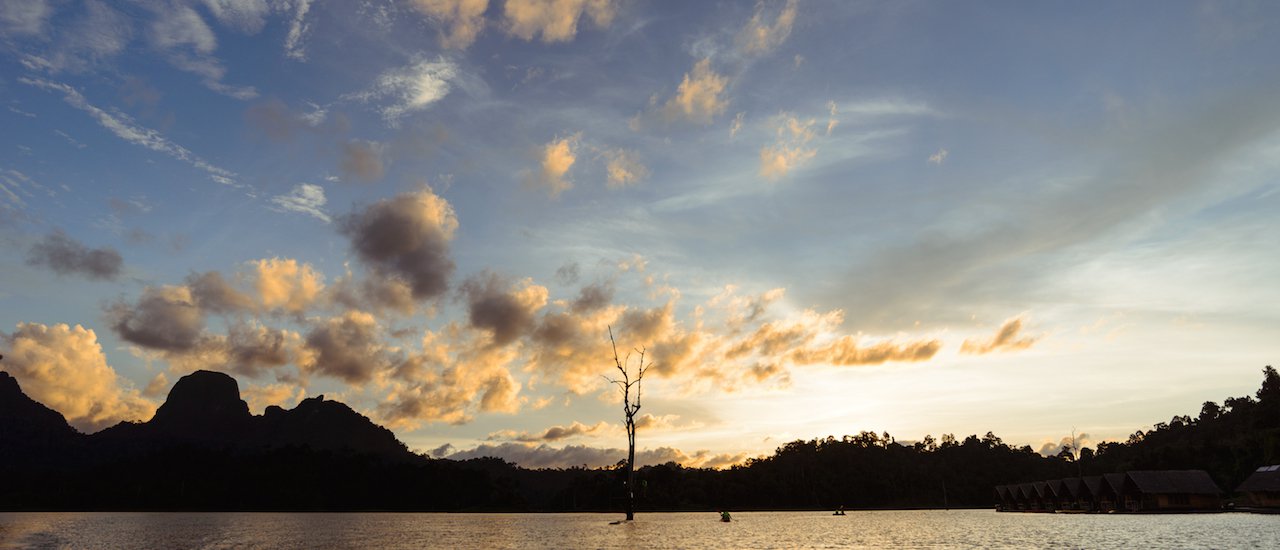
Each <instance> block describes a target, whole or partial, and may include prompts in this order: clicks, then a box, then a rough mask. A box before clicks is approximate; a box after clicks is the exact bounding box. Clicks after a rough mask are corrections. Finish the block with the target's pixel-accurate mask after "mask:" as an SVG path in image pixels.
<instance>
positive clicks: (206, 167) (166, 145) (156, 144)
mask: <svg viewBox="0 0 1280 550" xmlns="http://www.w3.org/2000/svg"><path fill="white" fill-rule="evenodd" d="M18 82H21V83H23V84H26V85H28V86H34V87H36V88H40V89H42V90H47V91H50V92H58V93H61V94H62V99H63V101H65V102H66V103H67V104H68V105H70V106H72V107H75V108H76V109H79V110H81V111H84V112H86V113H89V116H90V117H93V119H94V120H95V121H97V123H98V124H99V125H101V126H102V127H103V128H106V129H107V131H109V132H111V133H112V134H115V136H116V137H118V138H120V139H123V140H125V141H127V142H129V143H132V144H134V145H140V146H142V147H146V148H147V149H150V150H152V151H156V152H159V153H164V154H165V155H168V156H170V157H173V158H175V159H177V160H180V161H183V162H185V163H187V164H190V165H191V166H193V167H195V168H197V169H199V170H202V171H204V172H205V173H206V174H208V175H209V179H212V180H213V181H215V182H218V183H221V184H223V185H230V186H233V187H238V186H239V184H238V183H237V182H236V178H237V177H238V176H237V175H236V173H235V172H232V171H230V170H227V169H225V168H220V167H218V166H214V165H213V164H210V163H209V162H208V161H206V160H204V159H202V158H200V157H199V156H197V155H196V154H195V153H192V152H191V151H190V150H189V149H187V148H186V147H183V146H181V145H178V144H177V143H174V142H172V141H170V140H169V138H166V137H165V136H164V134H161V133H160V132H159V131H158V130H153V129H151V128H147V127H144V126H142V125H140V124H138V123H137V122H134V120H133V118H132V117H130V116H129V115H126V114H124V113H122V112H119V111H115V110H112V111H110V112H108V111H106V110H104V109H102V108H99V107H97V106H95V105H93V104H92V103H89V101H88V100H87V99H85V97H84V95H83V94H81V93H80V92H79V91H78V90H76V89H75V88H72V87H71V86H68V85H66V84H63V83H61V82H53V81H50V80H45V79H42V78H30V77H25V76H24V77H19V78H18Z"/></svg>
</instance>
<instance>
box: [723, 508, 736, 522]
mask: <svg viewBox="0 0 1280 550" xmlns="http://www.w3.org/2000/svg"><path fill="white" fill-rule="evenodd" d="M720 521H723V522H725V523H728V522H730V521H733V518H731V517H729V511H728V510H721V511H720Z"/></svg>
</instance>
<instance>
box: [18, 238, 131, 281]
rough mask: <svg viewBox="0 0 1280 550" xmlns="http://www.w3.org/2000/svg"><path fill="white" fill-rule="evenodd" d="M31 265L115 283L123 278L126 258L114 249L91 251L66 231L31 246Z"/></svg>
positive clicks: (91, 249) (58, 272)
mask: <svg viewBox="0 0 1280 550" xmlns="http://www.w3.org/2000/svg"><path fill="white" fill-rule="evenodd" d="M27 265H31V266H41V267H47V268H49V269H52V270H53V271H54V272H55V273H57V274H59V275H83V276H85V277H88V278H90V279H98V280H112V279H115V278H116V277H117V276H119V275H120V271H121V270H122V269H123V267H124V259H123V258H121V257H120V253H119V252H116V250H115V249H113V248H108V247H103V248H89V247H87V246H85V245H83V244H81V243H80V242H79V241H76V240H75V239H72V238H71V237H68V236H67V235H66V234H65V233H63V232H62V231H54V232H52V233H50V234H48V235H45V237H44V239H41V240H40V241H39V242H37V243H35V244H33V245H31V248H30V250H28V251H27Z"/></svg>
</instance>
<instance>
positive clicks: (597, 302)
mask: <svg viewBox="0 0 1280 550" xmlns="http://www.w3.org/2000/svg"><path fill="white" fill-rule="evenodd" d="M613 294H614V287H613V284H612V283H609V282H599V283H592V284H589V285H587V286H584V287H582V288H581V289H579V290H578V297H577V298H574V300H573V302H572V303H571V304H570V310H571V311H573V312H574V313H586V312H592V311H599V310H601V309H604V308H605V307H607V306H608V305H609V304H610V303H611V302H612V301H613Z"/></svg>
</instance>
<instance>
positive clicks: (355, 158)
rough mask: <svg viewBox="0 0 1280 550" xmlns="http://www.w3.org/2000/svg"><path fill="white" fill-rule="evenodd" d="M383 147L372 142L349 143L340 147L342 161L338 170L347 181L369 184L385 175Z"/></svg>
mask: <svg viewBox="0 0 1280 550" xmlns="http://www.w3.org/2000/svg"><path fill="white" fill-rule="evenodd" d="M383 149H384V147H383V145H382V144H381V143H378V142H374V141H349V142H347V143H345V144H343V145H342V160H341V161H340V162H339V164H338V169H339V170H342V174H343V175H344V176H346V177H345V178H344V179H346V180H347V181H352V180H358V181H362V182H365V183H371V182H375V181H378V180H380V179H382V176H383V175H384V174H386V167H385V166H384V163H383V160H384V157H385V155H384V151H383Z"/></svg>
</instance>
